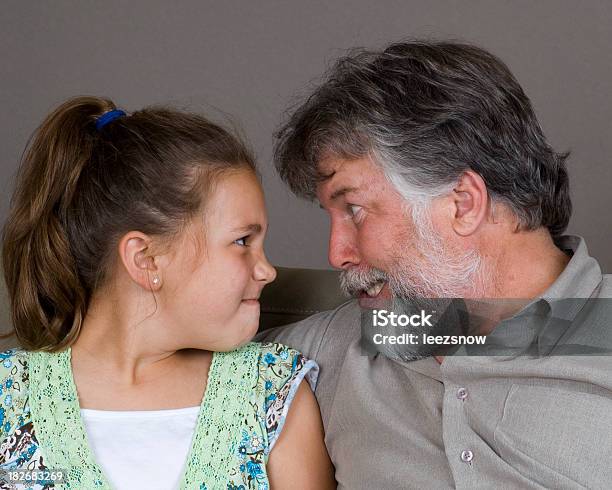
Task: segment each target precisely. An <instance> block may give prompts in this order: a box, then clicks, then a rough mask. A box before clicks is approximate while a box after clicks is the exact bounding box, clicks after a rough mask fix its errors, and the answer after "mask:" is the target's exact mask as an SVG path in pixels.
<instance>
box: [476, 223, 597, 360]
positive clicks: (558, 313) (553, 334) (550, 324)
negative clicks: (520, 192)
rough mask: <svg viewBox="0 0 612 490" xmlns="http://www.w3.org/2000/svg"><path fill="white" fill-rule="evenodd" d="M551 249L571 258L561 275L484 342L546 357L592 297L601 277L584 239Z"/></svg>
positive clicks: (562, 240)
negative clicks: (531, 351)
mask: <svg viewBox="0 0 612 490" xmlns="http://www.w3.org/2000/svg"><path fill="white" fill-rule="evenodd" d="M555 245H556V246H557V247H559V248H560V249H561V250H563V251H564V252H566V253H567V254H569V255H571V259H570V261H569V262H568V264H567V265H566V266H565V269H564V270H563V272H562V273H561V274H560V275H559V277H557V279H556V280H555V281H554V282H553V283H552V284H551V285H550V287H549V288H548V289H547V290H546V291H545V292H544V293H543V294H542V295H541V296H540V297H538V298H534V299H533V300H532V301H531V302H529V304H527V305H526V306H525V307H524V308H523V309H521V311H519V312H518V313H516V314H515V315H513V316H512V317H511V318H509V319H507V320H504V321H502V322H500V323H499V325H498V326H497V327H496V328H495V329H494V330H493V332H491V334H490V335H489V338H488V340H490V341H495V342H499V343H500V344H501V345H505V346H507V347H510V348H511V349H512V350H514V351H515V352H519V351H522V349H523V348H528V347H530V346H532V347H533V348H536V350H537V352H538V353H540V354H542V353H546V352H547V351H549V350H550V347H551V346H553V345H555V344H556V342H557V341H558V340H559V339H560V338H561V336H562V335H563V333H564V332H565V331H566V330H567V328H568V327H569V326H570V325H571V323H572V321H573V320H574V319H575V318H576V316H577V315H578V313H579V312H580V310H581V309H582V308H583V307H584V305H585V303H586V302H587V300H588V299H589V298H591V297H593V296H594V295H596V293H597V289H598V286H599V285H600V283H601V282H602V278H603V276H602V272H601V268H600V266H599V263H598V262H597V260H595V259H594V258H593V257H591V256H590V255H589V253H588V249H587V246H586V243H585V241H584V238H582V237H579V236H573V235H564V236H561V237H557V238H556V239H555Z"/></svg>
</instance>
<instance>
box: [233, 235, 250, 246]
mask: <svg viewBox="0 0 612 490" xmlns="http://www.w3.org/2000/svg"><path fill="white" fill-rule="evenodd" d="M247 238H248V236H243V237H242V238H238V240H234V243H235V244H236V245H240V246H241V247H246V246H247V244H246V241H247Z"/></svg>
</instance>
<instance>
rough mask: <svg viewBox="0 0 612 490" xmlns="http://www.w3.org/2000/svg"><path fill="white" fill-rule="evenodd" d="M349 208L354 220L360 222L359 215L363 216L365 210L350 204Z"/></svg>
mask: <svg viewBox="0 0 612 490" xmlns="http://www.w3.org/2000/svg"><path fill="white" fill-rule="evenodd" d="M348 208H349V212H350V214H351V216H352V218H353V220H355V221H359V215H360V214H361V210H362V209H363V208H362V207H361V206H358V205H357V204H349V206H348Z"/></svg>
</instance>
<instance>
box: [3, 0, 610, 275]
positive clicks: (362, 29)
mask: <svg viewBox="0 0 612 490" xmlns="http://www.w3.org/2000/svg"><path fill="white" fill-rule="evenodd" d="M0 23H1V25H0V49H1V50H2V58H1V63H2V65H1V67H0V90H1V92H0V107H1V108H2V109H1V110H0V127H1V128H2V131H1V132H0V148H1V149H2V150H1V151H2V153H1V155H2V158H1V161H0V190H1V192H2V194H1V199H0V221H1V222H3V221H4V219H5V217H6V213H7V209H8V202H9V196H10V192H11V190H12V178H13V174H14V172H15V170H16V167H17V162H18V159H19V157H20V154H21V152H22V150H23V148H24V146H25V143H26V141H27V138H28V136H29V135H30V133H31V132H32V131H33V129H34V128H35V127H36V125H37V124H38V123H39V122H40V121H41V119H42V118H43V116H44V115H45V114H46V113H47V112H48V111H49V110H50V109H51V108H53V107H54V106H55V105H57V104H58V103H59V102H61V101H62V100H63V99H65V98H67V97H69V96H73V95H77V94H99V95H107V96H110V97H111V98H112V99H114V100H115V101H116V103H118V104H119V105H121V106H123V107H125V108H126V109H128V110H132V109H137V108H140V107H141V106H144V105H149V104H152V103H167V102H169V103H172V104H174V105H178V106H179V107H185V108H190V109H195V110H199V111H204V112H206V113H208V114H209V115H212V116H213V117H214V118H216V119H221V120H223V118H224V115H223V112H222V111H224V112H225V113H229V114H231V115H233V116H234V118H235V120H237V121H239V122H240V126H241V128H242V130H243V132H244V133H245V134H246V135H247V136H248V138H249V140H250V141H251V143H252V146H253V148H254V149H255V151H256V152H257V154H258V156H259V161H260V166H261V169H262V173H263V177H264V186H265V191H266V194H267V202H268V209H269V215H270V222H271V229H270V232H269V235H268V241H267V245H268V254H269V256H270V258H271V260H272V261H273V263H275V264H277V265H283V266H301V267H319V268H328V267H329V266H328V263H327V258H326V257H327V233H328V221H327V218H326V216H325V214H324V213H323V212H322V211H321V210H319V208H318V207H317V206H314V205H310V204H307V203H304V202H300V201H298V200H297V199H296V198H294V197H293V196H292V195H290V194H289V192H288V191H287V190H286V189H285V188H284V187H283V186H282V184H281V182H280V181H279V180H278V178H277V177H276V176H275V174H274V172H273V170H272V165H271V161H270V160H271V153H272V137H271V134H272V132H273V130H274V129H275V127H276V126H277V125H278V123H279V121H280V120H281V114H282V113H283V111H284V109H285V108H286V107H287V106H288V105H289V104H290V103H291V102H292V101H293V100H294V97H295V96H296V95H297V94H300V93H304V91H306V90H307V88H308V86H309V84H311V83H312V82H315V81H316V79H317V78H318V77H319V76H320V75H321V74H322V72H323V70H324V69H325V68H326V66H328V65H329V64H330V63H331V61H333V60H334V59H335V58H336V57H338V56H340V55H342V54H343V52H344V51H345V50H346V49H347V48H350V47H354V46H370V47H380V46H382V45H384V44H386V43H387V42H389V41H392V40H398V39H401V38H405V37H408V36H427V37H436V38H449V37H450V38H456V39H461V40H466V41H471V42H474V43H477V44H480V45H481V46H483V47H485V48H487V49H489V50H490V51H492V52H493V53H495V54H497V55H499V56H500V57H501V58H502V59H503V60H505V61H506V62H507V63H508V65H509V66H510V68H511V69H512V70H513V72H514V73H515V75H516V77H517V78H518V80H519V81H520V82H521V84H522V85H523V87H524V89H525V91H526V92H527V94H528V95H529V96H530V98H531V100H532V102H533V104H534V106H535V109H536V111H537V113H538V115H539V118H540V122H541V124H542V126H543V128H544V131H545V133H546V134H547V136H548V138H549V140H550V142H551V143H552V144H553V146H554V147H555V148H557V149H558V150H565V149H570V150H572V151H573V156H572V157H571V160H570V162H569V165H570V176H571V184H572V193H573V200H574V203H575V212H574V217H573V219H572V222H571V225H570V228H569V231H570V232H572V233H577V234H580V235H583V236H584V237H586V239H587V243H588V244H589V248H590V250H591V252H592V254H593V255H595V256H596V257H597V258H598V259H599V260H600V262H601V263H602V265H603V268H604V269H605V270H607V271H612V247H611V246H610V235H611V234H610V230H611V228H612V226H611V224H612V222H611V218H610V209H611V208H612V197H611V192H610V189H611V185H612V165H611V164H610V155H611V154H612V131H611V130H612V123H611V116H612V95H611V93H612V90H611V89H612V55H611V54H610V52H611V51H610V50H611V46H612V2H610V1H609V0H602V1H593V0H591V1H562V0H548V1H545V0H539V1H534V0H528V1H523V0H521V1H501V0H498V1H492V0H489V1H487V0H482V1H461V2H459V1H431V0H430V1H417V0H412V1H411V0H399V1H376V2H374V1H372V0H352V1H348V0H333V1H330V0H325V1H321V0H316V1H312V0H309V1H288V2H281V1H277V2H276V1H255V2H253V1H246V0H245V1H228V0H224V1H217V2H205V1H193V0H192V1H183V2H178V3H174V2H173V3H172V4H171V3H170V2H162V1H145V0H132V1H130V2H112V1H104V2H102V1H100V2H93V1H76V0H75V1H55V2H45V3H43V2H17V1H9V2H7V1H4V2H2V15H1V18H0ZM220 109H222V111H221V110H220Z"/></svg>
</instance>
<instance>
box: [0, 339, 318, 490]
mask: <svg viewBox="0 0 612 490" xmlns="http://www.w3.org/2000/svg"><path fill="white" fill-rule="evenodd" d="M70 366H71V364H70V349H67V350H65V351H62V352H59V353H53V354H52V353H45V352H27V351H23V350H19V349H11V350H8V351H5V352H2V353H0V383H1V385H0V470H4V471H6V470H11V469H12V470H15V469H21V470H24V469H27V470H30V471H33V470H45V469H52V470H53V469H63V470H65V471H67V472H68V481H67V482H65V483H57V482H55V483H54V482H52V481H37V482H36V484H34V485H22V486H17V487H15V486H14V484H12V483H9V482H7V481H6V480H4V481H3V480H2V479H1V478H0V489H9V488H10V489H12V488H23V489H32V490H46V489H51V488H54V489H55V488H78V489H90V488H91V489H92V490H93V489H94V488H95V489H105V488H106V489H110V488H111V487H110V485H109V484H108V483H107V482H106V480H105V478H104V475H103V474H102V471H101V470H100V468H99V467H97V465H96V463H95V460H94V458H93V455H92V453H91V451H90V450H89V448H88V447H87V446H86V444H85V441H86V437H85V436H84V434H85V431H84V427H83V424H82V420H81V418H80V411H79V405H78V397H77V395H76V388H75V386H74V382H73V377H72V371H71V368H70ZM317 375H318V366H317V365H316V363H315V362H314V361H311V360H308V359H306V358H305V357H304V356H303V355H302V354H301V353H299V352H298V351H295V350H293V349H291V348H289V347H287V346H284V345H282V344H277V343H265V344H260V343H255V342H251V343H249V344H246V345H245V346H243V347H241V348H239V349H237V350H235V351H232V352H224V353H215V354H214V355H213V361H212V364H211V368H210V372H209V377H208V385H207V388H206V394H205V395H204V399H203V401H202V405H201V407H200V413H199V415H198V422H197V424H196V429H195V434H194V437H193V441H192V447H191V449H190V453H189V455H188V458H187V462H186V469H185V473H184V475H183V477H182V480H181V481H182V483H181V489H200V490H213V489H215V490H216V489H223V490H251V489H257V490H269V483H268V476H267V472H266V463H267V461H268V456H269V454H270V451H271V450H272V448H273V447H274V444H275V442H276V440H277V439H278V436H279V434H280V432H281V430H282V428H283V424H284V421H285V418H286V416H287V413H288V410H289V407H290V405H291V401H292V399H293V397H294V395H295V393H296V391H297V389H298V387H299V385H300V383H301V381H302V380H303V379H304V378H306V379H307V381H308V382H309V383H310V385H311V388H312V389H313V390H314V386H315V383H316V378H317ZM135 449H136V448H135ZM151 457H155V456H154V455H151ZM160 464H162V465H163V462H160Z"/></svg>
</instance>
